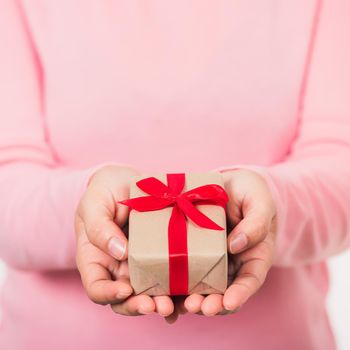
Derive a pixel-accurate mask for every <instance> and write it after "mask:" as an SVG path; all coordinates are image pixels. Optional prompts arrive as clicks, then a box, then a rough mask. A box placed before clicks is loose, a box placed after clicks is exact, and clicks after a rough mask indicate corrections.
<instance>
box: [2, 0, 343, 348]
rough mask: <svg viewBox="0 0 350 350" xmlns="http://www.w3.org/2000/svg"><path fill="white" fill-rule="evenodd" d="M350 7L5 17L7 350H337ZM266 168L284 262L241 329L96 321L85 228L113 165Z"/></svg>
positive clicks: (239, 5)
mask: <svg viewBox="0 0 350 350" xmlns="http://www.w3.org/2000/svg"><path fill="white" fill-rule="evenodd" d="M349 17H350V3H349V1H348V0H328V1H324V3H322V2H321V1H317V0H293V1H274V0H266V1H246V0H236V1H230V0H218V1H215V2H212V1H203V0H191V1H187V0H178V1H163V0H150V1H141V0H140V1H136V0H128V1H126V0H125V1H122V0H120V1H107V0H103V1H102V0H101V1H100V0H99V1H98V0H96V1H92V0H91V1H83V0H75V1H71V0H60V1H48V0H23V1H15V0H1V2H0V118H1V119H0V164H1V166H0V188H1V195H0V256H1V258H2V259H3V260H5V261H6V263H7V264H8V266H9V276H8V279H7V281H6V283H5V285H4V287H3V290H2V291H1V308H2V314H3V317H2V323H1V326H0V349H2V350H18V349H20V350H23V349H25V350H27V349H33V350H34V349H36V350H41V349H45V350H46V349H50V350H55V349H79V350H80V349H84V350H88V349H106V350H107V349H122V348H123V349H126V348H129V349H138V348H139V349H144V350H148V349H152V350H157V349H189V348H191V349H193V350H195V349H201V350H203V349H214V348H215V349H222V350H225V349H244V350H247V349H248V350H250V349H257V348H260V349H269V350H271V349H272V350H274V349H282V348H283V349H299V350H300V349H301V350H304V349H317V350H322V349H326V350H331V349H334V348H335V344H334V339H333V335H332V331H331V328H330V326H329V321H328V317H327V312H326V309H325V298H326V294H327V289H328V277H327V267H326V264H325V260H326V259H327V258H328V257H330V256H331V255H334V254H337V253H338V252H340V251H342V250H344V249H346V248H347V247H349V245H350V232H349V231H350V215H349V207H350V69H349V62H350V40H349V35H350V21H349ZM105 162H115V163H118V164H127V165H131V166H134V167H137V168H139V169H141V170H143V171H147V172H171V171H173V172H177V171H205V170H210V169H217V170H221V171H225V170H227V169H229V168H230V167H235V166H237V165H238V166H241V167H245V166H246V167H253V168H254V169H256V170H257V171H259V172H261V174H263V175H264V176H265V177H266V178H267V179H268V181H269V186H271V190H272V191H273V195H274V197H275V199H276V203H277V206H278V217H279V222H280V225H279V228H278V241H277V254H276V259H275V262H274V267H273V268H272V270H271V272H270V274H269V275H268V278H267V281H266V283H265V285H264V286H263V288H262V289H261V290H260V291H259V292H258V293H257V294H256V295H255V296H254V297H253V298H252V299H251V300H250V301H249V302H248V303H247V304H246V305H245V306H244V307H243V308H242V310H241V311H240V312H239V313H238V314H235V315H230V316H216V317H203V316H198V315H189V314H187V315H185V316H182V317H181V318H180V319H179V320H178V322H176V323H175V324H174V325H168V324H167V323H166V322H165V321H164V320H163V319H162V318H161V317H160V316H159V315H157V314H154V315H150V316H140V317H125V316H120V315H116V314H114V313H113V312H112V311H111V309H110V308H109V307H108V306H105V307H103V306H98V305H95V304H93V303H92V302H91V301H90V300H89V299H88V298H87V296H86V295H85V292H84V290H83V287H82V285H81V282H80V279H79V274H78V272H77V271H76V269H75V235H74V230H73V217H74V211H75V207H76V205H77V202H78V200H79V197H80V196H81V194H82V192H83V190H84V186H85V184H86V180H87V178H88V176H89V175H90V174H91V173H92V171H93V169H94V168H95V167H96V166H99V165H101V164H103V163H105Z"/></svg>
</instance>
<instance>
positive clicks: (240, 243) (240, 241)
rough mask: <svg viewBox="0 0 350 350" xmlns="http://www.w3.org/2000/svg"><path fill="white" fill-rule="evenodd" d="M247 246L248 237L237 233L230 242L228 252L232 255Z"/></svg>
mask: <svg viewBox="0 0 350 350" xmlns="http://www.w3.org/2000/svg"><path fill="white" fill-rule="evenodd" d="M247 244H248V237H247V235H246V234H244V233H239V234H238V235H237V236H236V237H234V238H233V239H232V240H231V242H230V252H231V253H232V254H235V253H238V252H240V251H241V250H242V249H244V248H245V247H246V246H247Z"/></svg>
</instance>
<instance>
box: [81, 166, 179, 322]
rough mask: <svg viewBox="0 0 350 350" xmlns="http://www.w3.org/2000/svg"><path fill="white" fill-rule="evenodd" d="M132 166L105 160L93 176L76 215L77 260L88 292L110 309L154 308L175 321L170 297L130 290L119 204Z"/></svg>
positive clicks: (132, 312) (139, 311) (134, 312)
mask: <svg viewBox="0 0 350 350" xmlns="http://www.w3.org/2000/svg"><path fill="white" fill-rule="evenodd" d="M137 174H139V172H138V171H137V170H135V169H132V168H128V167H123V166H116V165H108V166H105V167H102V168H101V169H99V170H98V171H96V173H95V174H94V175H93V176H92V177H91V179H90V181H89V184H88V186H87V188H86V191H85V193H84V194H83V196H82V198H81V200H80V203H79V205H78V208H77V210H76V215H75V232H76V242H77V252H76V263H77V268H78V270H79V272H80V275H81V280H82V283H83V286H84V288H85V290H86V293H87V295H88V297H89V298H90V299H91V300H92V301H93V302H95V303H98V304H102V305H106V304H111V307H112V309H113V311H114V312H116V313H118V314H122V315H128V316H138V315H145V314H150V313H153V312H157V313H159V314H160V315H162V316H164V317H166V318H167V317H168V318H169V322H173V321H174V320H175V319H176V318H177V312H176V308H174V304H173V301H172V299H171V298H170V297H168V296H157V297H150V296H148V295H133V289H132V287H131V285H130V280H129V273H128V265H127V260H126V259H127V256H128V248H127V243H128V241H127V237H126V236H125V233H124V231H123V228H124V227H125V225H126V223H127V220H128V208H127V207H126V206H124V205H120V204H118V203H117V201H118V200H120V199H125V198H128V197H129V186H130V180H131V177H132V176H133V175H137Z"/></svg>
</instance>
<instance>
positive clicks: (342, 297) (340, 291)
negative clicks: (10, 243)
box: [0, 252, 350, 350]
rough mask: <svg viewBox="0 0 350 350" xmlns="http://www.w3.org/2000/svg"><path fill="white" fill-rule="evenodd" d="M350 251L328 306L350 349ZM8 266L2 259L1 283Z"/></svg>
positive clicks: (336, 265) (344, 348)
mask: <svg viewBox="0 0 350 350" xmlns="http://www.w3.org/2000/svg"><path fill="white" fill-rule="evenodd" d="M349 270H350V252H346V253H344V254H342V255H339V256H337V257H335V258H332V259H331V260H330V271H331V291H330V295H329V298H328V308H329V313H330V318H331V322H332V325H333V330H334V333H335V335H336V338H337V342H338V347H339V350H349V349H350V327H349V325H350V278H349V276H350V274H349ZM5 276H6V268H5V265H4V264H3V263H1V261H0V284H1V283H2V282H3V280H4V278H5Z"/></svg>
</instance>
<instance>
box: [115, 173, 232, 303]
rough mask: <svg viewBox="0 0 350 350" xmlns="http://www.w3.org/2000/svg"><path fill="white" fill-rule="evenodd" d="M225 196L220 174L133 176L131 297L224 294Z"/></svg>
mask: <svg viewBox="0 0 350 350" xmlns="http://www.w3.org/2000/svg"><path fill="white" fill-rule="evenodd" d="M227 201H228V197H227V194H226V192H225V190H224V186H223V177H222V174H221V173H219V172H215V171H211V172H203V173H186V174H184V173H175V174H156V175H147V176H146V175H142V176H141V175H137V176H134V178H133V181H132V182H131V185H130V196H129V199H127V200H123V201H120V203H121V204H125V205H127V206H129V208H130V212H129V232H128V235H129V236H128V238H129V246H128V249H129V253H128V265H129V274H130V282H131V285H132V287H133V289H134V293H135V294H148V295H153V296H154V295H187V294H192V293H199V294H211V293H221V294H222V293H224V291H225V289H226V287H227V268H228V267H227V243H226V242H227V232H226V204H227Z"/></svg>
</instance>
